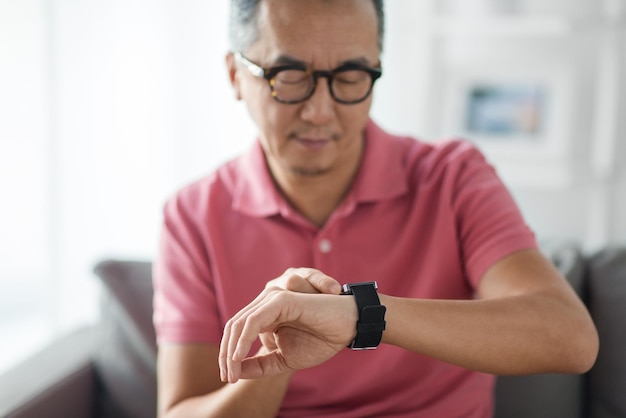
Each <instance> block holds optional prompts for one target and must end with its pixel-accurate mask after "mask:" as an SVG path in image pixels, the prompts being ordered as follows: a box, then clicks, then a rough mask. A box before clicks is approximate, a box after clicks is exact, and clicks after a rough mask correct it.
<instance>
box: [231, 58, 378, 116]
mask: <svg viewBox="0 0 626 418" xmlns="http://www.w3.org/2000/svg"><path fill="white" fill-rule="evenodd" d="M235 59H237V61H239V62H240V63H241V64H243V65H245V66H246V67H247V68H248V71H250V74H252V75H253V76H255V77H259V78H264V79H266V80H267V82H268V83H269V86H270V91H271V94H272V97H273V98H274V99H275V100H276V101H278V102H280V103H286V104H295V103H301V102H304V101H305V100H308V99H309V98H310V97H311V96H312V95H313V93H314V92H315V88H316V87H317V79H318V78H320V77H325V78H326V79H327V80H328V88H329V90H330V95H331V96H332V98H333V99H334V100H335V101H337V102H339V103H343V104H356V103H360V102H362V101H363V100H365V99H367V97H368V96H369V95H370V93H371V91H372V87H373V86H374V82H375V81H376V80H377V79H378V78H380V76H381V75H382V70H381V69H380V68H370V67H367V66H365V65H361V64H356V63H349V64H344V65H341V66H339V67H337V68H335V69H334V70H330V71H322V70H319V71H314V70H312V69H311V68H308V67H307V66H305V65H301V64H287V65H279V66H277V67H272V68H263V67H261V66H260V65H258V64H255V63H254V62H252V61H250V60H249V59H247V58H246V57H244V56H243V55H242V54H241V53H240V52H236V53H235Z"/></svg>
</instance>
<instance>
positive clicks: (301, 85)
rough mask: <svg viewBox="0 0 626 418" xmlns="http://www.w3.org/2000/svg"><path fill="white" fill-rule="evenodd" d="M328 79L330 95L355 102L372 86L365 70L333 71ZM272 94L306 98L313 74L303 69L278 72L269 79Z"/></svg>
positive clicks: (285, 98)
mask: <svg viewBox="0 0 626 418" xmlns="http://www.w3.org/2000/svg"><path fill="white" fill-rule="evenodd" d="M331 78H332V81H330V80H329V84H330V89H331V93H332V95H333V96H334V97H335V98H336V99H337V100H340V101H344V102H356V101H359V100H362V99H364V98H365V97H367V95H368V94H369V91H370V89H371V87H372V77H371V76H370V74H369V73H368V72H367V71H364V70H359V69H350V70H345V71H339V72H336V73H334V74H333V75H332V76H331ZM271 83H272V88H273V90H274V96H275V97H276V98H277V99H278V100H281V101H286V102H297V101H299V100H303V99H306V98H307V97H309V95H310V94H311V93H312V92H313V89H314V88H315V78H314V76H313V75H312V74H311V73H310V72H307V71H305V70H299V69H287V70H283V71H280V72H278V73H277V74H276V75H275V76H274V78H273V79H272V81H271Z"/></svg>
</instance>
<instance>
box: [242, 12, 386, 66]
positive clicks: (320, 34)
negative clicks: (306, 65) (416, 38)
mask: <svg viewBox="0 0 626 418" xmlns="http://www.w3.org/2000/svg"><path fill="white" fill-rule="evenodd" d="M258 25H259V39H258V40H257V42H255V44H253V45H252V47H251V48H250V51H252V52H253V53H254V55H255V56H256V57H258V58H260V59H261V60H262V61H264V62H272V61H273V60H275V59H276V58H277V57H279V56H283V55H288V56H292V57H297V58H298V59H300V60H302V61H305V62H310V63H312V64H317V65H320V66H333V65H334V64H335V63H337V62H341V61H344V60H348V59H354V58H361V57H364V58H366V59H368V60H370V61H372V62H374V61H376V60H377V59H378V55H379V48H378V19H377V16H376V10H375V8H374V5H373V4H372V1H370V0H264V1H262V2H261V5H260V8H259V15H258Z"/></svg>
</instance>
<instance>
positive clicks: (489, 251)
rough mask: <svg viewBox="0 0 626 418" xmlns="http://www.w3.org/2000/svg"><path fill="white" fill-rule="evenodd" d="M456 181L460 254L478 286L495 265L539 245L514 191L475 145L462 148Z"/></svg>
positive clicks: (454, 197)
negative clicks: (514, 196)
mask: <svg viewBox="0 0 626 418" xmlns="http://www.w3.org/2000/svg"><path fill="white" fill-rule="evenodd" d="M453 178H454V180H453V181H454V185H453V190H454V191H453V195H452V205H453V210H454V212H455V214H456V228H457V234H458V237H459V241H460V245H461V248H460V251H461V255H462V257H463V259H464V264H465V269H466V274H467V277H468V278H469V280H470V282H471V284H472V285H473V286H474V287H476V286H477V285H478V283H479V281H480V279H481V278H482V276H483V275H484V273H485V272H486V271H487V269H488V268H489V267H490V266H491V265H493V264H494V263H496V262H497V261H498V260H500V259H502V258H504V257H505V256H507V255H509V254H511V253H513V252H515V251H519V250H522V249H528V248H537V243H536V239H535V234H534V233H533V231H531V229H530V228H529V227H528V226H527V224H526V222H525V221H524V219H523V217H522V214H521V212H520V210H519V208H518V206H517V204H516V203H515V201H514V199H513V197H512V196H511V194H510V192H509V191H508V190H507V188H506V187H505V185H504V184H503V183H502V181H501V180H500V178H499V177H498V176H497V174H496V172H495V170H494V168H493V167H492V166H491V165H490V164H488V163H487V161H486V160H485V158H484V156H483V155H482V154H481V153H480V152H479V150H478V149H477V148H476V147H474V146H473V145H472V144H469V143H466V144H464V146H463V147H462V150H461V153H460V155H459V161H458V162H457V165H456V169H455V173H454V176H453Z"/></svg>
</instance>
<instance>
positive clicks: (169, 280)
mask: <svg viewBox="0 0 626 418" xmlns="http://www.w3.org/2000/svg"><path fill="white" fill-rule="evenodd" d="M195 200H197V196H194V195H193V193H190V192H189V191H187V192H186V193H185V194H183V193H179V195H177V196H175V197H173V198H172V199H170V200H169V201H168V202H167V203H166V205H165V208H164V212H163V214H164V220H163V226H162V232H161V239H160V246H159V251H158V256H157V258H156V260H155V263H154V266H153V282H154V318H153V319H154V326H155V330H156V334H157V341H158V342H159V344H161V343H210V344H219V341H220V338H221V333H222V327H221V323H220V321H219V315H218V309H217V304H216V295H215V290H214V286H213V281H212V275H211V268H210V264H209V263H210V261H209V258H208V255H207V254H208V251H207V249H206V247H207V246H206V244H205V242H204V240H203V234H202V231H201V229H200V225H201V224H202V223H201V222H200V221H199V220H200V219H201V214H200V213H198V210H197V207H198V205H197V204H196V202H195ZM194 208H195V210H194Z"/></svg>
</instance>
